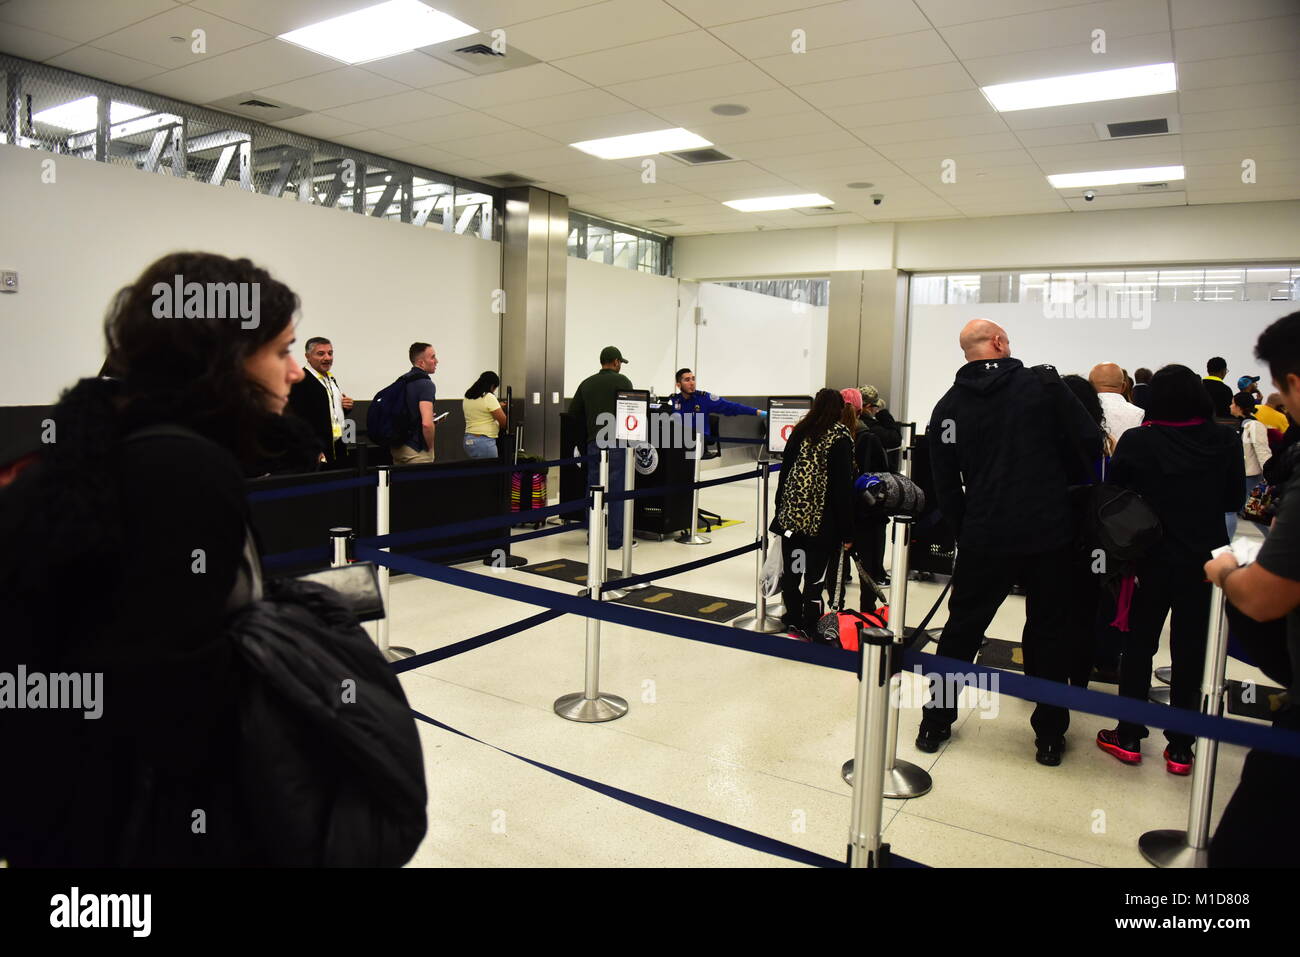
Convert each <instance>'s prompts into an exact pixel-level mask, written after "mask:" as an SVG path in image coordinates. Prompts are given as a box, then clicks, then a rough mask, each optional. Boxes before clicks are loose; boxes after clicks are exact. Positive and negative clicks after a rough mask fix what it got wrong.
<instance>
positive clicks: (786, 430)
mask: <svg viewBox="0 0 1300 957" xmlns="http://www.w3.org/2000/svg"><path fill="white" fill-rule="evenodd" d="M793 431H794V426H793V425H783V426H781V438H783V439H785V440H786V441H787V442H788V441H789V440H790V433H791V432H793Z"/></svg>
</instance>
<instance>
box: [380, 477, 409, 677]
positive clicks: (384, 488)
mask: <svg viewBox="0 0 1300 957" xmlns="http://www.w3.org/2000/svg"><path fill="white" fill-rule="evenodd" d="M375 478H376V479H377V480H378V483H377V484H376V486H375V534H376V535H387V534H388V532H389V516H390V514H391V509H390V506H389V497H390V492H391V491H392V487H393V483H392V478H393V472H392V468H391V467H389V466H387V465H380V466H378V467H377V468H376V469H375ZM380 551H384V552H386V551H388V549H387V548H381V549H380ZM379 596H380V598H381V599H382V600H383V603H384V617H383V618H380V619H379V620H378V621H377V622H375V626H376V633H377V635H378V638H379V640H378V642H377V643H378V645H379V650H380V651H381V652H383V654H384V657H385V658H386V659H387V660H389V661H401V660H402V659H403V658H409V657H411V656H412V655H413V654H415V650H414V649H412V648H405V647H402V646H401V645H398V646H396V647H392V646H390V645H389V644H388V620H389V619H390V618H391V617H392V611H391V609H390V608H389V604H388V566H387V565H380V566H379Z"/></svg>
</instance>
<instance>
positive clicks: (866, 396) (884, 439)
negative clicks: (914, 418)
mask: <svg viewBox="0 0 1300 957" xmlns="http://www.w3.org/2000/svg"><path fill="white" fill-rule="evenodd" d="M858 391H859V392H861V393H862V414H861V416H860V417H859V419H858V421H859V422H860V423H862V424H865V425H866V427H867V430H868V431H869V432H870V433H871V434H872V435H874V436H875V437H876V438H877V439H878V440H879V441H880V444H881V445H882V446H883V447H884V449H885V454H886V455H887V456H888V461H889V466H888V470H889V471H891V472H897V471H898V450H899V446H901V445H902V444H903V432H902V430H901V429H900V428H899V427H898V423H897V422H895V421H894V417H893V416H892V415H890V413H889V410H888V409H886V408H885V400H884V399H882V398H881V397H880V390H879V389H877V388H876V387H875V386H874V385H863V386H860V387H859V388H858Z"/></svg>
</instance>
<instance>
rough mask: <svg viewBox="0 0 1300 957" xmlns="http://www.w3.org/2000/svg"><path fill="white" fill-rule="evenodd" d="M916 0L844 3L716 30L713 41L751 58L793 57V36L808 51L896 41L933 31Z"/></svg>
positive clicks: (758, 19) (764, 18)
mask: <svg viewBox="0 0 1300 957" xmlns="http://www.w3.org/2000/svg"><path fill="white" fill-rule="evenodd" d="M929 27H930V22H929V21H928V20H927V19H926V18H925V16H924V15H923V14H922V13H921V12H920V11H919V10H918V9H917V8H916V4H914V3H913V2H912V0H843V2H841V3H827V4H822V5H819V6H815V7H809V8H807V9H803V10H795V11H790V12H787V13H780V14H776V15H774V16H767V17H758V18H756V19H752V20H742V21H740V22H738V23H732V24H729V25H727V26H718V27H714V28H713V31H712V32H713V34H714V36H716V37H718V38H719V39H720V40H722V41H723V42H725V43H726V44H727V46H729V47H731V48H732V49H734V50H736V51H737V52H738V53H740V54H741V55H742V56H745V57H748V58H749V59H751V60H753V59H758V58H759V57H765V56H779V55H781V54H783V53H790V52H791V44H792V43H793V42H794V39H793V37H794V31H795V30H802V31H803V40H804V44H805V49H807V50H821V49H823V48H826V47H831V46H836V45H839V44H842V43H852V42H854V41H857V40H870V39H873V38H875V37H888V36H895V35H897V34H900V33H915V32H916V31H918V30H926V29H929Z"/></svg>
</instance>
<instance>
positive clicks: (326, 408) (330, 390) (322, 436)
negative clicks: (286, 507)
mask: <svg viewBox="0 0 1300 957" xmlns="http://www.w3.org/2000/svg"><path fill="white" fill-rule="evenodd" d="M306 351H307V368H305V369H304V370H303V372H304V373H305V374H304V375H303V377H302V381H301V382H297V383H295V384H294V386H293V388H292V389H290V390H289V408H291V409H292V410H293V412H294V414H295V415H297V416H298V417H299V418H300V419H302V420H303V421H304V422H306V423H307V425H308V426H310V427H311V431H312V434H313V435H315V436H316V441H317V443H318V444H319V445H320V447H321V453H322V458H321V463H322V465H321V467H322V468H335V467H337V466H339V465H341V464H343V458H344V456H345V454H346V448H347V446H346V445H345V444H344V441H343V426H344V422H345V419H344V416H345V414H346V413H347V411H348V410H349V409H351V408H352V400H351V399H350V398H348V396H346V395H344V394H343V389H342V388H341V387H340V386H339V384H338V380H337V379H335V378H334V373H333V371H332V370H333V368H334V346H333V344H332V343H331V342H330V341H329V340H328V339H324V338H321V337H320V336H314V337H312V338H311V339H308V340H307V350H306Z"/></svg>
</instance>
